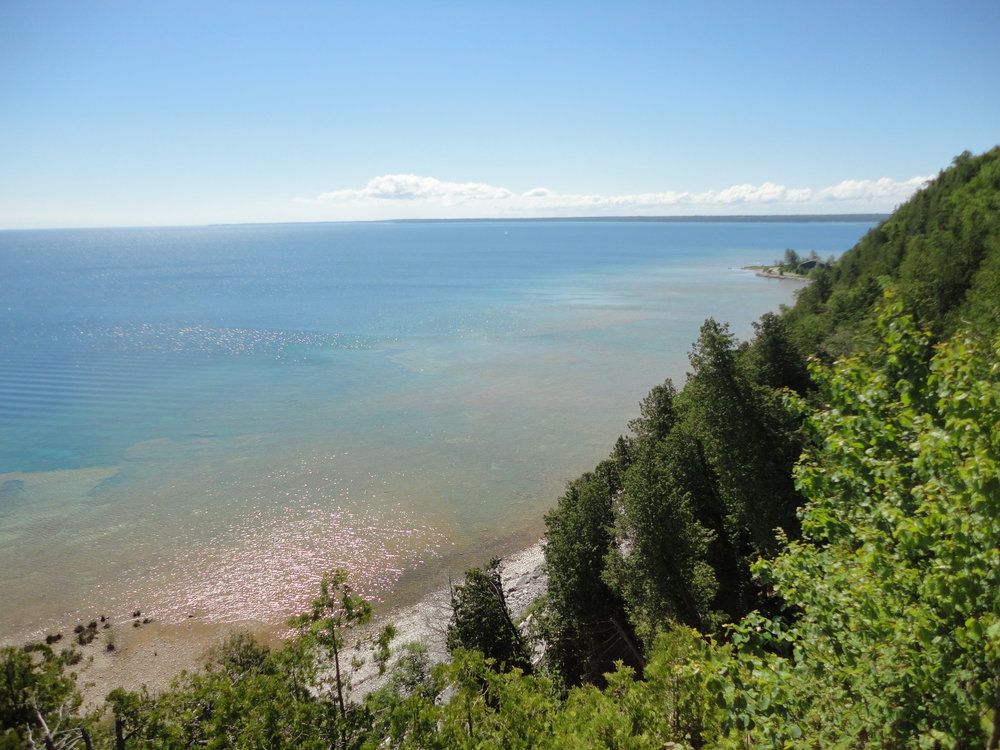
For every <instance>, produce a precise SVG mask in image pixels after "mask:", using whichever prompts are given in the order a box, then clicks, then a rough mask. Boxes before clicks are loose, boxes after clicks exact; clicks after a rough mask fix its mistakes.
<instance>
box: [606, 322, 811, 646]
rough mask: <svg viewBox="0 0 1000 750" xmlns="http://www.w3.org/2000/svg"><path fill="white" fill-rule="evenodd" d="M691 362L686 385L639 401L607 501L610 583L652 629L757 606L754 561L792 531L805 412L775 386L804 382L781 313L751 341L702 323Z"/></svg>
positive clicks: (636, 619) (714, 623) (696, 623)
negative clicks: (621, 471) (618, 485)
mask: <svg viewBox="0 0 1000 750" xmlns="http://www.w3.org/2000/svg"><path fill="white" fill-rule="evenodd" d="M691 363H692V366H693V368H694V371H693V372H692V373H691V375H690V376H689V380H688V383H687V385H686V386H685V388H684V391H683V393H681V394H677V393H676V391H673V390H672V389H671V390H670V391H665V390H664V389H663V387H662V386H660V387H658V388H657V389H654V391H653V392H652V393H651V394H650V396H649V397H648V398H647V399H646V400H645V401H644V402H643V405H642V414H643V416H642V418H641V419H639V420H635V421H634V422H633V423H632V426H633V428H634V429H636V433H637V434H636V439H635V441H634V443H633V444H632V446H631V457H632V458H631V462H630V466H629V469H628V471H627V473H626V475H625V481H624V483H623V486H622V490H621V492H620V493H619V495H618V496H617V498H616V502H615V503H614V508H615V510H616V525H615V539H614V544H613V546H612V551H611V553H610V554H609V555H608V556H607V558H606V564H607V568H606V570H605V573H604V575H605V580H606V581H608V582H609V584H610V585H611V587H612V588H613V590H614V591H616V592H617V593H619V594H620V595H621V596H622V597H623V599H624V600H625V602H626V603H627V607H628V611H629V615H630V617H631V619H632V622H633V623H634V625H635V627H636V628H637V629H638V630H639V632H640V633H641V634H643V636H645V637H647V638H648V637H650V636H651V635H652V634H653V633H654V632H655V631H656V630H658V629H660V628H662V627H663V625H664V623H666V622H668V621H677V622H683V623H685V624H687V625H690V626H692V627H697V628H700V629H703V630H714V629H715V628H717V627H718V626H719V625H720V624H722V623H723V622H725V621H726V620H729V619H734V618H738V617H741V616H742V615H744V614H746V613H747V612H749V611H750V610H751V609H753V608H755V607H760V606H764V605H765V604H766V601H764V600H762V599H761V598H760V594H761V592H760V590H759V588H758V587H757V586H755V585H754V583H753V581H752V575H751V573H750V563H751V562H753V560H755V559H756V558H757V557H758V556H761V555H765V556H767V555H772V554H774V552H775V551H776V550H777V549H778V541H777V539H778V537H777V536H776V534H775V529H776V528H781V529H783V530H784V533H785V535H786V536H791V537H794V536H795V535H796V534H797V530H798V524H797V521H796V519H795V509H796V507H797V506H798V505H799V504H800V502H801V498H800V497H799V495H798V493H797V492H796V491H795V488H794V486H793V484H792V480H791V467H792V465H793V464H794V462H795V461H796V459H797V458H798V455H799V452H800V442H799V437H798V432H797V431H798V427H799V421H800V419H799V417H798V415H797V414H796V413H795V412H794V411H793V410H791V409H790V407H789V406H788V405H787V404H786V399H785V398H784V397H783V395H782V394H783V393H784V391H783V390H782V389H784V388H793V387H794V388H798V389H800V390H802V391H805V390H806V389H807V388H808V387H809V380H808V375H807V373H806V371H805V366H804V362H803V360H802V358H801V356H800V355H799V354H798V352H797V350H796V349H795V347H794V345H793V344H792V343H791V341H790V339H789V337H788V336H787V334H786V332H785V329H784V326H783V324H782V322H781V320H780V319H779V318H777V317H776V316H765V318H764V319H763V320H762V321H761V323H760V324H759V325H758V326H757V337H756V338H755V340H754V342H753V343H752V344H751V345H750V346H739V345H737V343H736V341H735V339H734V338H733V336H732V335H731V334H730V333H729V331H728V329H727V328H726V327H725V326H721V325H719V324H718V323H716V322H715V321H712V320H709V321H707V322H706V323H705V325H704V326H703V327H702V332H701V337H700V338H699V340H698V342H697V344H696V345H695V349H694V352H693V353H692V355H691ZM668 393H669V395H670V397H669V398H667V394H668ZM647 425H660V426H661V428H660V429H657V430H652V429H648V428H647Z"/></svg>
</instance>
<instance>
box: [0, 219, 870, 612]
mask: <svg viewBox="0 0 1000 750" xmlns="http://www.w3.org/2000/svg"><path fill="white" fill-rule="evenodd" d="M869 227H870V225H868V224H846V223H788V224H784V223H781V224H773V223H761V224H755V223H630V222H597V223H595V222H553V223H533V222H521V223H518V222H497V223H427V224H421V223H414V224H305V225H280V226H220V227H200V228H160V229H109V230H79V231H76V230H73V231H69V230H59V231H55V230H53V231H6V232H0V566H2V567H4V569H6V570H10V571H13V574H12V576H11V584H10V586H9V589H10V590H9V592H5V593H8V594H9V597H10V598H11V599H13V600H14V601H20V602H24V600H25V599H28V600H30V601H29V602H28V603H27V605H26V606H25V607H24V608H23V609H22V610H21V611H22V612H23V613H25V614H23V617H25V618H27V621H26V622H11V623H2V622H0V625H4V624H6V625H8V626H10V627H19V626H25V627H27V626H29V625H30V624H31V623H32V622H41V621H44V620H45V619H46V618H52V617H55V616H56V615H57V614H58V613H65V612H67V611H75V608H78V607H79V606H80V604H79V601H78V598H79V596H78V595H77V594H76V593H74V592H78V591H79V590H80V588H81V587H83V588H84V589H86V588H87V587H88V586H89V587H96V588H97V589H99V590H100V591H102V592H103V593H102V594H101V595H102V596H105V597H106V598H108V600H109V601H112V602H122V606H126V605H125V604H124V602H126V601H132V600H139V599H142V600H143V601H146V600H147V599H148V597H149V596H150V595H149V593H148V590H149V589H150V588H151V587H152V585H153V583H152V582H153V581H158V580H160V579H164V580H166V579H169V580H171V581H177V586H176V590H175V591H173V592H172V593H170V592H167V593H166V594H163V595H162V597H163V598H162V600H157V601H159V603H160V605H161V606H162V608H163V609H164V611H165V612H166V611H167V610H169V611H171V612H178V613H179V612H180V610H181V608H182V607H183V606H197V605H196V604H193V603H192V602H194V601H196V600H197V597H194V598H193V599H192V596H191V592H192V591H196V590H198V589H199V587H202V588H203V589H204V587H205V586H206V585H207V584H206V583H205V580H206V579H213V580H214V579H219V578H220V576H221V577H222V578H225V575H230V576H231V577H232V580H245V579H249V580H260V578H261V577H265V576H269V577H271V578H273V577H274V569H273V568H274V565H275V564H277V563H274V559H276V558H277V557H281V556H280V555H279V554H278V553H277V552H276V551H275V550H278V549H279V548H281V549H290V550H292V551H293V552H296V554H298V555H299V557H298V558H296V559H301V558H302V557H303V556H305V557H306V558H308V559H310V560H312V564H313V565H315V566H323V565H330V564H333V563H337V564H341V563H343V559H344V558H345V557H346V558H348V559H349V561H352V562H353V563H354V569H355V572H356V573H357V574H358V575H359V576H361V577H365V576H368V578H369V579H370V580H369V583H370V588H372V589H373V590H376V591H378V592H381V593H382V594H383V595H385V596H390V597H391V595H392V594H391V590H392V587H393V585H394V582H395V581H397V580H398V579H399V578H400V576H402V575H404V574H407V573H409V572H412V571H414V570H417V569H420V568H421V566H422V565H426V564H427V562H428V560H430V559H432V558H434V557H435V556H440V555H442V554H445V552H441V551H440V550H441V549H445V548H447V547H449V545H450V546H453V547H458V548H462V547H463V545H464V546H466V547H469V548H473V547H476V546H477V545H480V546H481V544H482V543H483V540H484V539H487V540H488V539H496V538H500V539H510V540H513V539H520V538H521V537H523V536H524V534H527V533H530V529H535V530H537V527H538V519H539V517H540V515H541V513H542V511H543V510H544V508H545V507H547V506H548V505H549V504H551V502H552V500H553V499H554V496H555V494H557V493H558V491H559V488H560V487H561V485H562V483H563V482H565V481H566V480H567V479H568V478H570V477H571V476H573V475H575V474H577V473H579V472H580V471H582V470H584V469H586V468H588V467H589V466H591V465H592V464H593V461H594V460H596V459H598V458H600V457H601V456H602V455H604V453H606V451H607V449H608V447H609V446H610V445H611V442H612V441H613V439H614V437H615V436H616V435H617V433H618V431H620V430H621V429H622V428H623V426H624V424H625V422H626V421H627V420H628V419H629V418H630V417H631V416H633V415H634V410H635V404H637V403H638V401H639V399H641V397H642V396H643V395H644V394H645V392H646V391H647V390H648V388H649V387H651V386H652V385H654V384H656V383H657V382H660V381H662V380H663V378H665V377H667V376H670V377H673V378H674V379H675V380H678V381H682V380H683V376H684V371H685V366H686V358H685V355H686V352H687V350H688V348H689V346H690V343H691V342H692V341H693V340H694V338H695V337H696V335H697V329H698V326H699V325H700V323H701V321H702V320H703V319H704V318H705V317H707V316H708V315H713V316H715V317H717V318H718V319H720V320H726V321H729V322H731V324H732V326H733V330H734V331H735V332H736V333H737V334H739V335H741V336H745V335H747V334H748V333H749V331H750V322H751V321H752V320H754V319H755V318H756V317H758V316H759V315H760V314H761V313H763V312H765V311H767V310H773V309H776V308H777V307H778V306H779V305H780V304H787V303H790V302H791V301H792V295H793V292H794V288H795V286H796V285H795V284H794V283H790V282H774V281H767V280H763V279H759V278H757V277H754V276H753V274H751V273H748V272H746V271H742V270H740V267H741V266H744V265H749V264H755V263H764V262H770V261H772V260H774V259H776V258H779V257H781V255H782V254H783V251H784V249H785V248H786V247H792V248H795V249H797V250H799V251H800V252H804V251H808V250H810V249H815V250H816V251H818V252H819V253H820V254H821V255H822V256H824V257H825V256H827V255H830V254H838V253H840V252H842V251H843V250H846V249H847V248H849V247H850V246H851V245H853V244H854V243H855V242H856V241H857V240H858V239H859V238H860V236H861V235H862V234H863V233H864V232H865V231H866V230H867V229H868V228H869ZM310 524H311V525H310ZM112 528H113V529H114V530H116V531H115V532H114V533H112V532H111V531H109V529H112ZM123 533H125V534H126V535H127V537H128V540H127V541H123V536H122V534H123ZM394 534H395V535H396V536H393V535H394ZM519 535H520V536H519ZM397 537H398V539H397ZM376 538H377V539H378V541H377V543H376V542H375V541H373V540H375V539H376ZM387 539H388V540H390V541H391V540H393V539H396V541H395V542H391V544H390V543H389V542H386V540H387ZM511 543H513V542H511ZM386 544H389V545H390V547H391V546H392V544H396V547H392V549H395V550H396V551H387V549H389V548H388V547H386V546H385V545H386ZM54 547H55V548H58V549H59V550H60V552H59V553H58V555H57V557H59V556H63V555H65V556H69V555H73V556H74V557H73V559H74V561H75V564H77V565H78V567H79V575H80V578H79V580H77V581H75V585H74V586H66V587H65V588H66V590H65V591H62V590H60V589H59V587H58V586H55V587H54V588H53V591H52V593H51V595H50V596H49V598H48V599H46V598H44V597H43V598H42V600H38V601H36V600H37V599H38V597H37V596H36V595H35V594H34V592H36V591H37V590H38V587H39V586H40V585H46V583H45V578H46V577H52V578H54V577H56V576H57V573H56V571H57V570H58V568H57V567H54V566H55V564H54V563H53V564H48V563H46V562H45V561H44V558H45V555H44V554H43V551H45V550H49V551H51V550H52V549H53V548H54ZM112 547H114V554H111V553H110V552H108V550H110V549H112ZM179 547H183V548H184V549H185V550H188V552H186V553H185V554H184V555H180V554H179V553H178V552H177V550H178V548H179ZM317 547H321V548H323V549H319V550H317ZM327 547H329V548H328V549H327ZM307 548H308V554H306V552H304V551H303V550H306V549H307ZM397 548H398V549H397ZM265 552H266V555H265ZM243 553H246V554H247V557H246V558H245V559H244V558H242V557H241V554H243ZM262 555H264V556H270V559H271V560H272V565H271V568H270V569H266V570H265V569H261V570H255V571H251V572H249V573H248V572H247V571H245V570H239V569H237V568H238V567H239V564H242V565H244V567H247V566H249V567H250V568H253V566H254V564H255V563H254V562H253V561H254V560H259V559H260V558H261V556H262ZM386 556H389V557H391V558H392V559H397V558H398V565H395V566H388V567H387V568H386V570H383V571H381V572H378V573H376V572H373V571H372V570H371V569H372V568H373V567H378V566H380V565H382V563H381V562H380V561H381V560H384V559H385V558H386ZM314 558H315V559H314ZM223 559H225V560H226V561H227V562H226V563H225V567H226V570H228V571H229V573H226V574H225V575H223V573H220V565H222V563H221V562H220V560H223ZM241 559H243V560H244V561H243V563H237V566H236V568H233V567H232V566H231V565H230V563H229V562H228V561H231V560H237V561H239V560H241ZM282 559H284V558H282ZM289 559H291V558H289ZM63 562H65V560H63ZM282 564H283V565H284V566H285V567H286V568H287V567H289V566H291V567H296V564H293V563H291V562H287V561H286V562H285V563H282ZM432 567H433V566H431V568H432ZM431 568H428V569H431ZM178 571H183V574H179V573H178ZM319 572H321V571H313V570H301V571H297V572H296V571H293V572H292V573H289V574H288V577H287V578H282V579H281V580H282V581H284V583H283V584H282V585H283V586H285V587H286V588H294V587H295V586H297V585H299V584H302V585H304V586H310V585H312V582H313V580H314V578H315V576H318V574H319ZM314 573H315V575H314ZM241 576H242V577H244V578H241ZM278 578H281V576H278ZM303 582H304V583H303ZM295 590H296V591H298V589H295ZM206 591H207V590H206ZM213 591H214V590H213ZM144 592H145V593H144ZM209 593H211V592H209ZM209 593H204V596H208V595H209ZM265 593H267V592H265ZM213 595H216V596H218V592H217V591H214V594H213ZM74 596H77V598H76V599H74ZM275 596H276V595H275V593H274V592H273V591H272V592H270V593H269V594H267V595H266V596H265V595H264V594H262V595H261V596H260V597H259V599H260V600H259V601H255V602H253V603H252V604H244V603H241V601H240V600H234V601H233V602H232V603H231V612H230V613H229V615H228V616H229V617H230V619H240V618H246V617H251V616H252V617H258V618H260V619H264V620H267V619H268V618H272V619H273V618H274V617H276V616H278V615H277V614H276V613H277V612H279V611H280V612H284V610H282V607H284V608H286V609H287V607H288V606H290V604H289V602H288V601H284V600H283V601H281V602H276V603H275V602H270V601H269V600H268V597H270V598H272V599H273V598H275ZM296 596H299V595H298V594H296ZM130 597H131V598H130ZM7 598H8V597H6V596H5V599H7ZM277 598H279V599H280V596H279V597H277ZM293 598H294V597H293ZM272 604H273V605H274V606H271V605H272ZM171 607H172V608H173V609H171ZM223 609H224V608H223ZM281 616H283V614H282V615H281Z"/></svg>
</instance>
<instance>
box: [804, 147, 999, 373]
mask: <svg viewBox="0 0 1000 750" xmlns="http://www.w3.org/2000/svg"><path fill="white" fill-rule="evenodd" d="M998 251H1000V147H997V148H994V149H992V150H991V151H989V152H987V153H985V154H982V155H981V156H972V155H971V154H969V153H964V154H961V155H960V156H958V157H956V158H955V161H954V163H953V165H952V168H951V169H948V170H947V171H944V172H942V173H941V174H940V175H938V177H937V178H936V179H935V180H933V181H932V182H931V183H930V184H929V185H928V186H927V187H926V188H924V189H923V190H921V191H920V192H918V193H917V194H916V195H914V196H913V198H911V199H910V200H909V201H908V202H907V203H906V204H904V205H903V206H901V207H900V208H899V209H898V210H897V211H896V212H895V213H894V214H893V215H892V217H891V218H889V219H888V220H887V221H886V222H884V223H883V224H882V225H881V226H879V227H877V228H875V229H873V230H871V231H870V232H869V233H868V234H867V235H865V237H863V238H862V239H861V241H860V242H859V243H858V244H857V246H856V247H854V248H853V249H852V250H850V251H849V252H847V253H845V254H844V255H843V256H842V257H841V258H840V260H839V261H838V262H837V263H836V264H835V265H834V266H833V268H832V269H830V270H829V271H825V272H822V273H819V274H818V275H817V276H816V278H815V281H814V282H813V284H811V285H810V286H809V287H806V288H805V289H803V290H802V291H801V292H800V294H799V300H798V302H797V304H796V305H795V307H794V308H792V309H791V310H790V311H789V313H788V315H787V319H788V322H789V324H790V326H791V330H792V332H793V333H794V336H795V337H796V339H797V340H798V341H799V343H800V344H801V345H803V346H804V347H805V348H806V350H808V351H812V352H815V353H817V354H820V355H823V356H824V357H827V358H830V357H833V356H836V355H839V354H842V353H846V352H851V351H855V350H860V349H864V348H871V347H873V346H874V345H875V343H876V341H877V338H878V337H877V332H876V330H875V320H876V312H875V308H876V306H877V303H878V301H879V299H880V298H881V295H882V290H883V288H885V287H886V285H889V286H892V287H893V288H895V289H896V290H897V292H898V294H899V299H900V301H901V302H902V303H903V308H904V309H905V310H907V311H909V312H911V313H912V314H913V315H914V316H915V317H916V319H917V322H918V323H919V324H920V325H921V326H923V327H925V328H927V329H928V330H930V331H931V333H932V334H933V335H934V336H935V337H937V338H941V337H946V336H948V335H950V334H951V333H952V332H954V331H955V330H957V329H959V328H968V329H970V330H973V331H976V332H977V333H978V334H980V335H982V336H983V337H984V339H985V340H989V338H990V337H991V336H993V335H995V334H996V333H997V332H998V331H1000V319H998V313H997V305H996V304H995V300H996V298H997V297H996V295H997V293H998V291H1000V288H998V275H997V270H996V267H997V263H998V261H997V253H998Z"/></svg>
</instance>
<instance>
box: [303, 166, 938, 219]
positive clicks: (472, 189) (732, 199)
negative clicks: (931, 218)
mask: <svg viewBox="0 0 1000 750" xmlns="http://www.w3.org/2000/svg"><path fill="white" fill-rule="evenodd" d="M929 179H930V177H913V178H911V179H908V180H893V179H891V178H889V177H883V178H881V179H877V180H843V181H841V182H839V183H837V184H836V185H831V186H828V187H821V188H810V187H788V186H785V185H779V184H777V183H774V182H763V183H761V184H759V185H751V184H741V185H731V186H729V187H726V188H721V189H718V190H706V191H703V192H700V193H692V192H687V191H664V192H655V193H637V194H624V195H597V194H582V193H557V192H555V191H553V190H550V189H548V188H545V187H535V188H532V189H531V190H528V191H526V192H523V193H515V192H514V191H512V190H509V189H507V188H504V187H497V186H494V185H489V184H486V183H481V182H447V181H444V180H439V179H437V178H435V177H424V176H420V175H414V174H388V175H382V176H380V177H374V178H372V179H371V180H369V181H368V184H367V185H365V186H364V187H361V188H345V189H340V190H333V191H330V192H326V193H321V194H320V195H317V196H315V197H314V198H307V199H299V203H300V205H301V204H311V205H312V207H313V209H314V210H315V211H324V212H326V214H325V215H329V217H330V218H421V217H423V218H465V217H482V218H490V217H497V218H502V217H517V216H523V217H531V216H572V215H584V214H588V215H608V216H625V215H678V214H705V215H719V216H721V215H726V214H738V213H746V214H768V213H771V214H774V213H793V214H795V213H798V214H803V213H852V212H888V211H891V210H892V209H893V208H894V207H895V206H896V205H898V204H900V203H902V202H903V201H905V200H906V199H907V198H909V197H910V196H911V195H912V194H913V193H914V192H916V191H917V190H918V189H920V188H921V187H922V186H923V185H924V184H925V183H926V182H927V180H929Z"/></svg>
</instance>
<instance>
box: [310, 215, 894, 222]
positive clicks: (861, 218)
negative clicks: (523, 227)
mask: <svg viewBox="0 0 1000 750" xmlns="http://www.w3.org/2000/svg"><path fill="white" fill-rule="evenodd" d="M889 216H890V215H889V214H762V215H751V214H746V215H739V216H704V215H701V216H536V217H530V218H528V217H523V218H502V219H498V218H494V219H487V218H480V219H380V220H377V221H373V222H371V223H373V224H470V223H500V222H516V223H525V222H533V223H538V222H559V221H592V222H607V223H613V222H653V223H667V224H670V223H677V224H684V223H712V224H755V223H757V224H766V223H772V224H789V223H796V222H810V223H815V222H837V223H845V224H851V223H857V222H864V223H868V222H882V221H885V220H886V219H888V218H889ZM324 223H326V222H324ZM329 223H338V222H329Z"/></svg>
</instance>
